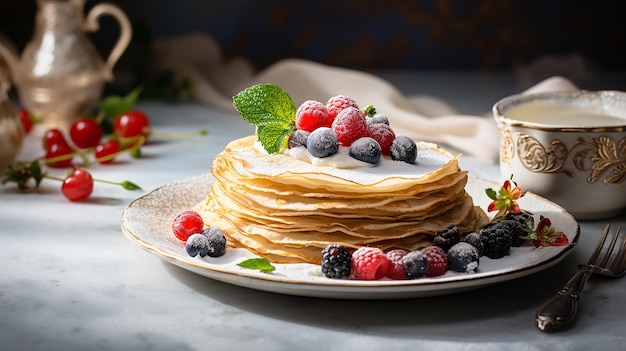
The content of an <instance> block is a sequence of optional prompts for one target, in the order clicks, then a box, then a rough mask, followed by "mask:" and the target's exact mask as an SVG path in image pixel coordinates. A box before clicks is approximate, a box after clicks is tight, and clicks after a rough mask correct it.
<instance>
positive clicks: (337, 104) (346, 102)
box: [326, 95, 359, 124]
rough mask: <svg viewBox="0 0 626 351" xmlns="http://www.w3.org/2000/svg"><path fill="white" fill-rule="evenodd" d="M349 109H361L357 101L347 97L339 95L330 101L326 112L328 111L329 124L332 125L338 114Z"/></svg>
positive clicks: (327, 103)
mask: <svg viewBox="0 0 626 351" xmlns="http://www.w3.org/2000/svg"><path fill="white" fill-rule="evenodd" d="M348 107H355V108H359V105H357V103H356V101H354V100H353V99H352V98H351V97H349V96H345V95H337V96H333V97H331V98H330V99H328V102H326V110H328V122H329V124H332V123H333V121H334V120H335V117H337V114H338V113H339V112H341V111H342V110H344V109H346V108H348Z"/></svg>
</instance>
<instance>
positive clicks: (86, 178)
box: [61, 167, 93, 201]
mask: <svg viewBox="0 0 626 351" xmlns="http://www.w3.org/2000/svg"><path fill="white" fill-rule="evenodd" d="M61 191H62V192H63V195H65V197H66V198H67V199H68V200H70V201H81V200H84V199H86V198H88V197H89V195H91V192H92V191H93V178H92V177H91V174H89V172H87V170H85V169H83V168H80V167H75V168H74V171H73V172H72V174H70V175H69V176H68V177H67V178H65V179H64V180H63V185H61Z"/></svg>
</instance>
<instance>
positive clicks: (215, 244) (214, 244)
mask: <svg viewBox="0 0 626 351" xmlns="http://www.w3.org/2000/svg"><path fill="white" fill-rule="evenodd" d="M202 235H204V236H206V238H207V241H208V252H207V255H209V256H211V257H219V256H222V255H224V253H225V252H226V236H225V235H224V231H223V230H222V229H220V228H219V227H215V226H210V227H207V228H205V229H204V230H203V231H202Z"/></svg>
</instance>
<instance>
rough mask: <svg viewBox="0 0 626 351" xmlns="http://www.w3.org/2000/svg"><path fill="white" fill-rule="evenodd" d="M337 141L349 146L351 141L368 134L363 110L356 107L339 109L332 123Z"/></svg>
mask: <svg viewBox="0 0 626 351" xmlns="http://www.w3.org/2000/svg"><path fill="white" fill-rule="evenodd" d="M332 129H333V131H335V134H337V140H339V143H340V144H342V145H345V146H350V144H352V142H353V141H355V140H357V139H359V138H361V137H364V136H368V130H367V123H366V122H365V116H364V115H363V112H361V110H359V109H358V108H356V107H348V108H346V109H343V110H341V112H339V114H338V115H337V117H335V120H334V121H333V124H332Z"/></svg>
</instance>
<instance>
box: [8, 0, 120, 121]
mask: <svg viewBox="0 0 626 351" xmlns="http://www.w3.org/2000/svg"><path fill="white" fill-rule="evenodd" d="M37 4H38V10H37V15H36V19H35V31H34V33H33V37H32V39H31V41H30V42H29V43H28V44H27V45H26V46H25V48H24V50H23V51H22V54H21V58H20V57H18V55H17V53H16V52H15V50H12V49H10V48H8V47H7V46H5V45H2V43H1V42H0V56H1V58H2V59H4V60H5V62H6V63H7V65H8V67H9V70H10V72H11V78H12V81H13V83H14V84H15V87H16V88H17V92H18V95H19V99H20V102H21V104H22V105H23V106H24V107H25V108H26V109H28V110H29V111H30V112H31V113H33V114H34V115H36V116H38V117H40V118H41V120H42V122H43V123H46V124H48V125H50V126H51V127H64V128H66V127H68V126H69V124H71V122H72V120H73V119H74V118H75V117H76V116H78V115H79V114H82V113H86V112H89V111H90V110H92V109H93V108H94V107H95V106H96V105H97V103H98V101H99V100H100V99H101V95H102V90H103V88H104V84H105V82H108V81H112V80H113V66H114V65H115V64H116V63H117V61H118V59H119V58H120V56H121V55H122V53H123V52H124V50H126V47H127V46H128V44H129V42H130V39H131V36H132V28H131V26H130V22H129V21H128V18H127V17H126V15H125V14H124V12H123V11H122V10H120V9H119V8H118V7H117V6H114V5H111V4H106V3H103V4H98V5H96V6H94V7H93V8H92V9H91V10H90V11H89V13H88V14H87V16H86V17H85V16H84V0H38V1H37ZM103 15H110V16H112V17H114V18H115V19H116V20H117V21H118V23H119V26H120V35H119V38H118V39H117V42H116V44H115V46H114V47H113V49H112V51H111V53H110V54H109V57H108V58H107V60H106V61H103V60H102V58H101V57H100V55H99V53H98V52H97V50H96V48H95V47H94V46H93V44H92V43H91V42H90V41H89V39H88V38H87V36H86V34H85V32H89V31H97V30H98V29H99V22H98V20H99V18H100V16H103Z"/></svg>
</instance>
